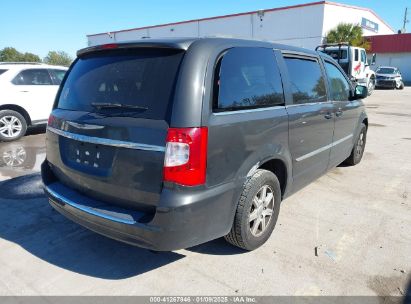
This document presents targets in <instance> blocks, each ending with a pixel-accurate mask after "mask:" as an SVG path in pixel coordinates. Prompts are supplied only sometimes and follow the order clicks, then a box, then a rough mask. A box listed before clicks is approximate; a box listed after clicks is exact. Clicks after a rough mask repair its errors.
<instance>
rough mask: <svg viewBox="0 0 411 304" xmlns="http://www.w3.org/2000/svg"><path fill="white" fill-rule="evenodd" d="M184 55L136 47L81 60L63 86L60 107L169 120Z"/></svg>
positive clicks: (111, 114) (176, 52) (93, 55)
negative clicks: (171, 101)
mask: <svg viewBox="0 0 411 304" xmlns="http://www.w3.org/2000/svg"><path fill="white" fill-rule="evenodd" d="M183 54H184V52H182V51H176V50H164V49H163V50H161V49H135V50H115V51H114V50H113V51H110V52H104V53H94V54H89V55H86V56H84V57H81V58H79V59H78V60H77V62H76V63H75V65H74V66H73V68H72V70H71V71H70V73H69V75H68V77H67V79H66V81H65V83H64V86H63V88H62V90H61V94H60V96H59V99H58V104H57V108H59V109H66V110H77V111H86V112H96V113H100V114H102V115H108V116H116V115H121V116H133V117H142V118H149V119H164V120H168V116H169V112H170V111H169V108H170V104H171V103H170V100H171V99H172V97H173V93H174V86H175V82H176V78H177V73H178V69H179V66H180V63H181V60H182V58H183Z"/></svg>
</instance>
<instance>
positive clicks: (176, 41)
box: [77, 37, 318, 56]
mask: <svg viewBox="0 0 411 304" xmlns="http://www.w3.org/2000/svg"><path fill="white" fill-rule="evenodd" d="M194 43H201V44H203V45H207V46H215V47H221V46H222V45H224V46H227V48H229V47H241V46H243V47H251V46H256V47H271V48H274V49H279V50H290V51H294V52H301V53H306V54H312V55H315V54H318V52H316V51H313V50H309V49H304V48H300V47H295V46H289V45H284V44H279V43H274V42H270V41H263V40H252V39H238V38H221V37H218V38H217V37H215V38H214V37H207V38H162V39H151V38H146V39H138V40H130V41H124V42H118V43H117V42H116V43H109V44H101V45H96V46H91V47H87V48H84V49H81V50H79V51H78V52H77V56H81V55H84V54H87V53H91V52H95V51H103V50H109V49H128V48H144V47H147V48H165V49H180V50H188V48H189V47H190V46H191V45H192V44H194Z"/></svg>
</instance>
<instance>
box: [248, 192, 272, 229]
mask: <svg viewBox="0 0 411 304" xmlns="http://www.w3.org/2000/svg"><path fill="white" fill-rule="evenodd" d="M273 208H274V192H273V190H272V189H271V188H270V186H268V185H264V186H262V187H261V188H260V190H259V191H258V192H257V194H256V195H255V196H254V198H253V203H252V205H251V210H250V213H249V216H248V220H249V223H250V226H249V227H250V231H251V234H252V235H253V236H255V237H259V236H260V235H262V234H263V233H264V232H265V230H266V229H267V227H268V226H269V224H270V221H271V218H272V215H273Z"/></svg>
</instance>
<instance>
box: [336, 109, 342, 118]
mask: <svg viewBox="0 0 411 304" xmlns="http://www.w3.org/2000/svg"><path fill="white" fill-rule="evenodd" d="M342 115H343V111H342V109H341V108H338V110H337V112H335V116H337V117H340V116H342Z"/></svg>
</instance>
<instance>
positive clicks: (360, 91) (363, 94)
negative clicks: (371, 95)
mask: <svg viewBox="0 0 411 304" xmlns="http://www.w3.org/2000/svg"><path fill="white" fill-rule="evenodd" d="M367 96H368V89H367V87H365V86H362V85H357V86H355V89H354V96H352V100H357V99H364V98H367Z"/></svg>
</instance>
